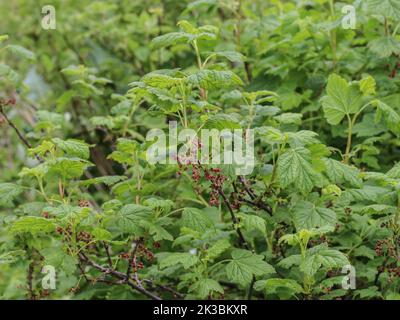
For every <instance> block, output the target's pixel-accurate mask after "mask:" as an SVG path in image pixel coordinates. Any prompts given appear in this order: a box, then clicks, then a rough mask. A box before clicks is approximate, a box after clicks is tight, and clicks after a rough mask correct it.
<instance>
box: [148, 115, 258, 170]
mask: <svg viewBox="0 0 400 320" xmlns="http://www.w3.org/2000/svg"><path fill="white" fill-rule="evenodd" d="M168 129H169V132H168V135H166V134H165V132H164V131H163V130H161V129H152V130H150V131H149V132H148V133H147V136H146V141H154V140H156V141H155V142H154V143H153V144H152V145H151V146H150V147H149V148H148V149H147V152H146V155H147V161H148V162H149V163H150V164H156V163H159V164H177V163H178V162H179V163H182V164H197V163H200V164H229V165H235V166H236V168H235V173H236V175H248V174H251V173H252V172H253V169H254V166H255V160H254V130H252V129H246V130H243V129H233V130H230V129H224V130H218V129H201V130H200V138H199V137H198V132H196V130H194V129H183V130H181V131H180V132H179V133H178V128H177V122H176V121H170V122H169V128H168ZM167 137H168V141H167ZM221 142H222V143H221ZM178 147H179V150H178ZM167 157H168V161H167Z"/></svg>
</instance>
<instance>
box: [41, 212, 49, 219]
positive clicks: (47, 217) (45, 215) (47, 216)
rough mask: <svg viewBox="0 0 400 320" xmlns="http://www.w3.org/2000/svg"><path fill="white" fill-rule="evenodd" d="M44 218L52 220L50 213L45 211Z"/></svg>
mask: <svg viewBox="0 0 400 320" xmlns="http://www.w3.org/2000/svg"><path fill="white" fill-rule="evenodd" d="M42 217H43V218H45V219H49V218H50V213H48V212H47V211H43V212H42Z"/></svg>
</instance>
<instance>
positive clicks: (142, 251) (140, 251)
mask: <svg viewBox="0 0 400 320" xmlns="http://www.w3.org/2000/svg"><path fill="white" fill-rule="evenodd" d="M137 246H138V247H137V251H136V252H137V255H138V256H140V257H145V258H146V259H147V260H148V261H152V260H153V259H154V253H153V252H152V251H151V250H149V249H148V248H146V247H145V246H144V245H143V244H141V243H139V244H138V245H137Z"/></svg>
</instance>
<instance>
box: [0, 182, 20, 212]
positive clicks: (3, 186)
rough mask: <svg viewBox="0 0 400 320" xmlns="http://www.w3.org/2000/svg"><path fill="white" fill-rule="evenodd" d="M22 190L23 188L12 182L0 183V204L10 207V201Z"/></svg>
mask: <svg viewBox="0 0 400 320" xmlns="http://www.w3.org/2000/svg"><path fill="white" fill-rule="evenodd" d="M22 192H23V188H22V187H21V186H19V185H16V184H13V183H0V206H6V207H10V206H12V204H13V203H12V201H13V200H14V199H15V198H16V197H17V196H19V195H20V194H21V193H22Z"/></svg>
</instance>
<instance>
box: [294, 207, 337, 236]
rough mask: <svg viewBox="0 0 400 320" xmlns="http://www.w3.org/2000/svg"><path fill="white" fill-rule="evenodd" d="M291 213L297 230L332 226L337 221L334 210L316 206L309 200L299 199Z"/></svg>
mask: <svg viewBox="0 0 400 320" xmlns="http://www.w3.org/2000/svg"><path fill="white" fill-rule="evenodd" d="M293 214H294V223H295V226H296V229H297V230H300V229H311V228H316V227H322V226H326V225H331V226H334V225H335V224H336V222H337V218H336V213H335V211H333V210H331V209H328V208H322V207H317V206H315V205H314V204H313V203H312V202H309V201H299V202H298V203H297V204H296V205H295V206H294V208H293Z"/></svg>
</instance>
